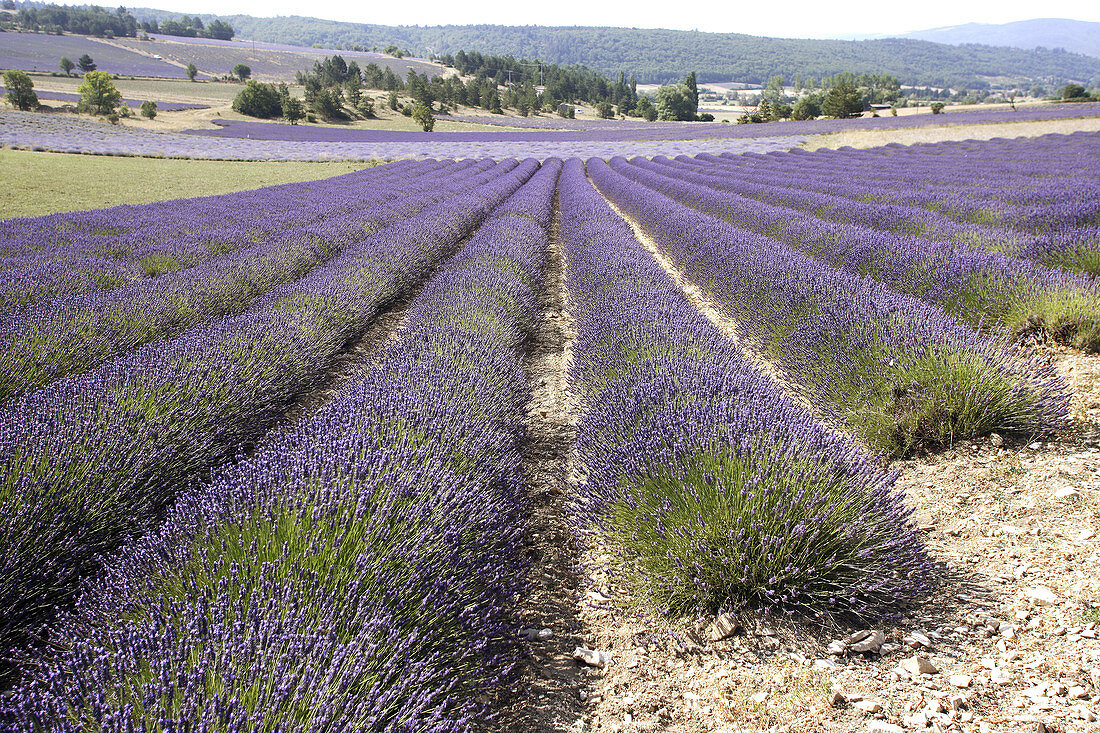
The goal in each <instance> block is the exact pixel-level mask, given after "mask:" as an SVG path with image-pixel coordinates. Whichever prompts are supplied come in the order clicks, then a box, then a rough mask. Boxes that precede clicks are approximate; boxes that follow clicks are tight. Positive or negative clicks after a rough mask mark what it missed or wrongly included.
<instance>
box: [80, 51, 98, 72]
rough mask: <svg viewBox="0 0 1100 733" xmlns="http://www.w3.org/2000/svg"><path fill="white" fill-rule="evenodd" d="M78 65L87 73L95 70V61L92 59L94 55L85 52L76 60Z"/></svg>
mask: <svg viewBox="0 0 1100 733" xmlns="http://www.w3.org/2000/svg"><path fill="white" fill-rule="evenodd" d="M76 65H77V66H79V67H80V70H81V71H83V72H84V73H85V74H87V73H88V72H89V71H95V61H92V57H91V56H89V55H88V54H84V55H83V56H81V57H80V58H78V59H77V60H76Z"/></svg>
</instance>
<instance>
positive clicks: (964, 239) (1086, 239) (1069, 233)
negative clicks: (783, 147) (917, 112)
mask: <svg viewBox="0 0 1100 733" xmlns="http://www.w3.org/2000/svg"><path fill="white" fill-rule="evenodd" d="M1098 150H1100V133H1075V134H1072V135H1068V136H1062V135H1048V136H1044V137H1043V138H1039V139H1038V140H1036V141H1034V144H1028V143H1025V142H1022V141H1003V140H1002V141H989V142H974V141H969V142H968V143H950V144H940V145H933V146H917V147H915V148H913V149H910V150H906V149H903V148H898V149H892V150H891V149H887V148H881V149H876V150H874V151H867V152H864V151H843V152H842V153H840V154H805V153H802V154H795V153H792V154H777V155H774V156H772V155H769V156H764V157H763V158H758V157H755V156H749V157H743V158H734V157H730V156H723V157H721V158H714V157H712V156H701V160H700V161H695V162H696V163H697V164H699V165H700V166H701V167H705V168H709V169H710V172H711V173H713V174H716V175H723V174H725V175H727V176H729V175H735V176H736V178H737V180H738V183H740V184H742V186H743V188H742V190H740V191H739V193H742V194H743V195H748V196H754V197H757V198H765V199H767V200H770V201H772V202H773V203H780V204H782V205H786V206H793V207H795V208H802V209H806V210H812V211H814V212H815V213H816V214H817V215H818V216H822V217H825V218H829V219H833V220H838V221H848V220H855V221H858V222H859V223H861V224H863V225H866V226H871V227H874V228H879V229H886V230H889V231H894V232H899V233H919V234H921V235H922V236H926V237H931V238H936V239H940V240H943V241H948V242H953V243H958V244H964V245H967V246H980V247H984V248H986V249H990V250H993V251H1000V252H1005V253H1008V254H1011V255H1014V256H1019V257H1023V258H1026V259H1031V260H1034V261H1037V262H1040V263H1042V264H1049V265H1055V266H1059V267H1064V268H1066V269H1071V270H1077V271H1082V272H1088V273H1090V274H1093V275H1095V274H1098V273H1100V170H1098V169H1097V167H1096V164H1095V162H1094V161H1095V156H1096V153H1097V151H1098ZM703 162H705V163H707V164H708V165H707V166H702V163H703ZM697 170H698V169H697ZM795 173H797V175H794V174H795ZM754 185H755V186H756V187H757V188H756V189H755V190H754V188H753V186H754Z"/></svg>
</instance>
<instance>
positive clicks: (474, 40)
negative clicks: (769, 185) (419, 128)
mask: <svg viewBox="0 0 1100 733" xmlns="http://www.w3.org/2000/svg"><path fill="white" fill-rule="evenodd" d="M133 12H134V14H135V15H137V16H138V17H139V18H141V19H145V18H148V17H158V18H166V17H172V15H173V14H172V13H168V12H163V11H151V10H135V11H133ZM206 17H210V18H213V17H215V16H204V18H206ZM221 18H222V20H225V21H228V22H229V23H230V24H231V25H232V26H233V27H234V28H235V29H237V33H238V37H240V38H252V39H255V40H257V41H272V42H277V43H295V44H301V45H304V46H310V45H314V44H319V45H323V46H325V47H329V48H333V47H342V48H352V47H355V46H360V47H363V48H366V49H368V50H369V49H371V48H377V49H378V50H382V49H384V48H386V47H388V46H391V45H396V46H398V47H399V48H401V49H403V50H408V51H409V52H411V53H412V54H415V55H427V54H429V53H430V52H434V53H435V54H446V53H455V52H457V51H459V50H461V49H465V50H467V51H482V52H485V53H493V54H499V55H506V54H511V55H514V56H516V57H517V58H529V59H533V58H537V59H540V60H542V61H547V62H552V63H557V64H584V65H585V66H588V67H590V68H593V69H597V70H599V71H602V72H604V73H606V74H608V75H611V76H612V77H614V76H616V75H617V74H618V72H619V71H625V72H626V73H627V74H628V75H629V74H634V75H635V76H636V77H637V79H638V81H639V82H640V83H654V82H665V81H670V80H674V79H681V78H683V77H684V75H685V74H687V73H688V72H690V71H693V70H694V71H696V72H697V73H698V75H699V80H700V81H702V82H719V81H731V80H736V81H747V82H764V81H767V80H768V79H769V78H770V77H772V76H774V75H782V76H784V77H786V78H787V80H788V81H793V80H794V79H795V77H797V76H801V77H803V78H806V77H815V78H821V77H823V76H830V75H832V74H835V73H837V72H842V71H852V72H857V73H859V72H867V73H878V74H890V75H892V76H896V77H897V78H898V79H899V80H901V82H902V83H903V84H915V85H921V86H925V85H932V86H947V85H951V86H962V87H968V88H973V87H975V86H981V82H982V81H983V80H984V79H986V78H987V77H1009V78H1012V79H1025V78H1026V79H1039V78H1042V79H1045V80H1050V79H1052V78H1053V80H1054V81H1055V82H1058V81H1063V80H1073V81H1079V82H1082V83H1085V84H1090V83H1093V82H1094V81H1096V82H1100V59H1096V58H1091V57H1088V56H1083V55H1079V54H1073V53H1067V52H1065V51H1060V50H1049V49H1039V50H1030V51H1025V50H1021V49H1015V48H1001V47H992V46H974V45H968V46H950V45H944V44H938V43H931V42H927V41H919V40H914V39H897V38H888V39H878V40H866V41H835V40H807V39H780V38H764V37H759V36H748V35H742V34H737V33H703V32H696V31H673V30H646V29H633V28H592V27H555V28H551V27H541V26H523V27H520V26H491V25H469V26H422V27H416V26H378V25H364V24H360V23H342V22H337V21H331V20H320V19H316V18H303V17H296V16H294V17H282V18H256V17H252V16H247V15H232V16H221ZM429 49H430V50H431V51H429Z"/></svg>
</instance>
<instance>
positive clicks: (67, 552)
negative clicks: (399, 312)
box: [0, 160, 538, 648]
mask: <svg viewBox="0 0 1100 733" xmlns="http://www.w3.org/2000/svg"><path fill="white" fill-rule="evenodd" d="M492 165H493V167H492V168H491V169H490V170H489V172H488V174H487V175H486V176H485V177H484V178H483V179H481V180H478V179H473V180H470V181H468V182H467V184H468V185H467V189H466V190H465V191H464V192H462V193H458V194H454V195H451V196H449V197H448V198H446V199H445V200H444V201H442V202H440V203H438V204H435V205H434V206H430V207H428V208H426V209H424V210H423V211H421V212H419V213H417V214H416V215H414V216H411V217H409V218H406V219H402V220H401V221H399V222H397V223H395V224H393V225H391V226H389V227H386V228H384V229H381V230H379V231H377V232H375V233H373V234H371V235H370V236H367V237H366V238H362V239H360V240H357V241H354V242H349V243H348V246H346V247H345V248H344V250H343V251H342V252H341V253H340V254H339V255H338V256H336V257H334V258H333V259H331V260H330V261H328V262H327V263H325V264H324V265H322V266H319V267H316V268H314V269H313V270H312V271H310V273H309V274H308V275H306V276H305V277H303V278H302V279H300V280H296V281H292V282H286V283H284V284H282V285H279V286H278V287H275V288H274V289H272V290H270V291H269V292H267V293H266V294H264V295H263V296H262V297H260V298H258V299H256V300H255V301H254V302H253V303H252V304H251V305H250V307H248V308H247V309H246V310H244V311H243V312H241V313H239V314H237V315H232V316H228V317H222V318H214V319H212V320H211V321H209V322H208V323H202V324H201V325H198V326H195V327H194V328H191V329H190V330H188V331H185V332H184V333H182V334H180V335H179V336H177V337H175V338H171V339H161V340H158V341H154V342H152V343H149V344H147V345H146V346H143V347H141V348H138V349H136V350H133V351H129V352H125V353H122V354H120V355H119V356H118V357H116V358H113V359H111V360H109V361H106V362H104V363H103V364H101V365H100V366H98V367H96V368H94V369H91V370H90V371H87V372H85V373H82V374H74V375H69V376H66V377H62V378H61V379H58V380H56V381H53V382H51V383H49V384H48V385H46V386H45V387H43V388H41V389H38V390H36V391H32V392H28V393H26V394H23V395H21V396H19V397H18V398H16V399H14V400H13V401H11V402H9V403H8V404H7V405H6V406H4V407H3V408H2V409H0V472H2V474H0V475H2V483H0V505H2V507H0V508H2V511H0V517H3V520H2V521H3V525H4V527H3V530H4V531H3V532H0V543H2V548H0V646H3V647H5V648H13V647H21V646H25V645H26V644H27V643H28V642H29V641H30V640H32V639H33V638H34V636H35V634H36V628H37V627H38V625H39V624H41V623H43V622H44V621H47V620H48V619H49V617H50V616H51V615H52V612H53V609H54V607H55V606H56V605H57V604H64V603H65V602H66V601H67V600H69V599H71V598H72V596H73V594H74V592H75V591H76V588H77V584H78V582H79V581H80V578H81V577H84V576H86V575H88V574H89V573H94V571H95V568H96V565H97V563H98V560H97V558H98V556H99V555H100V554H101V553H103V552H108V551H110V550H111V549H112V548H114V547H116V546H118V545H119V544H120V543H122V542H124V541H126V540H127V539H128V538H131V537H134V536H138V535H140V534H141V533H143V532H145V531H148V530H149V529H150V528H151V527H152V526H154V525H155V523H156V521H157V517H158V516H159V515H160V513H161V512H162V509H163V507H164V506H165V505H166V504H168V503H170V502H171V501H172V500H173V498H174V496H175V494H176V492H178V491H179V490H180V489H181V488H183V487H184V486H185V485H186V483H187V482H188V481H189V480H190V479H191V478H192V477H194V476H196V475H198V474H199V473H201V472H203V471H205V470H207V469H208V468H209V467H211V466H212V465H215V464H216V463H217V462H218V461H220V460H221V459H223V458H224V457H226V456H230V455H232V454H234V453H236V452H238V451H240V450H241V449H243V448H244V447H246V446H248V445H249V444H250V443H251V442H252V441H254V440H256V439H257V438H258V437H259V436H260V435H261V434H262V432H263V431H264V430H266V429H267V428H268V427H270V426H271V425H272V424H273V423H274V422H275V421H276V420H277V419H278V418H279V416H280V415H281V414H282V413H283V411H284V410H285V409H286V406H287V405H288V404H289V402H290V401H291V400H292V399H293V398H294V397H295V395H297V394H300V393H301V392H303V391H304V390H306V389H309V388H310V387H312V386H314V385H316V383H317V381H318V380H319V379H320V378H322V377H323V375H324V374H325V372H326V369H327V368H328V367H329V365H330V364H331V363H332V362H333V360H334V358H335V357H336V356H337V355H338V354H339V353H340V352H341V350H342V349H343V348H344V345H345V344H346V343H347V341H348V340H349V339H351V338H354V337H356V336H357V335H359V334H361V333H363V332H364V330H365V329H366V328H367V327H368V326H369V324H370V323H371V322H372V320H373V319H374V317H375V316H376V314H377V313H378V312H379V310H380V309H382V308H383V307H385V304H386V303H388V302H390V301H391V300H392V299H394V298H395V297H397V296H399V295H400V294H401V293H403V292H404V291H405V290H406V289H407V288H408V287H409V286H410V285H411V284H412V283H414V282H415V281H416V280H417V279H418V278H420V277H421V276H422V275H423V273H425V272H426V271H427V270H428V269H429V268H430V267H432V266H433V265H434V263H436V262H438V261H439V259H440V258H441V257H442V256H443V255H444V254H446V253H447V252H449V251H451V250H452V249H453V248H454V247H455V246H456V245H457V243H458V242H459V241H460V240H462V239H463V238H464V237H465V236H467V235H468V234H469V233H470V231H472V229H473V228H474V227H476V226H477V225H478V224H479V223H480V222H481V221H482V220H483V219H484V218H485V217H486V216H487V215H488V214H489V212H490V211H492V209H494V208H495V207H496V206H497V205H498V204H499V203H500V202H501V201H502V200H503V199H504V198H506V197H507V196H509V195H510V194H511V193H513V192H514V191H515V190H516V189H517V188H518V187H519V186H520V185H521V184H522V183H523V182H524V181H526V180H527V179H528V178H529V177H530V176H531V175H532V173H533V172H534V171H535V170H536V169H537V168H538V163H537V162H535V161H531V160H529V161H525V162H524V163H521V164H517V163H516V162H515V161H511V162H503V163H499V164H492Z"/></svg>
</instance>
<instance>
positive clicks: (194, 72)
mask: <svg viewBox="0 0 1100 733" xmlns="http://www.w3.org/2000/svg"><path fill="white" fill-rule="evenodd" d="M198 74H199V69H198V67H197V66H195V65H194V64H188V65H187V78H188V79H190V80H191V81H195V77H196V76H198Z"/></svg>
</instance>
